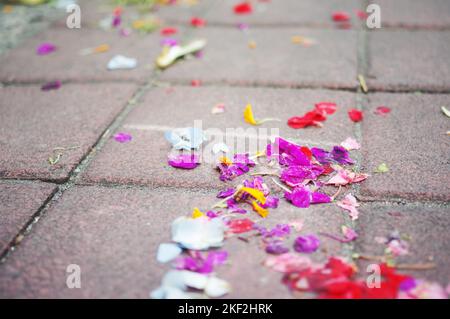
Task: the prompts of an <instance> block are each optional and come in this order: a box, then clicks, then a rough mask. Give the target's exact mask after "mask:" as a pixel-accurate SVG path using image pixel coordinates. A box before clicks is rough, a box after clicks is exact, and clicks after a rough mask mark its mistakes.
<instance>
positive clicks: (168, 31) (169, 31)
mask: <svg viewBox="0 0 450 319" xmlns="http://www.w3.org/2000/svg"><path fill="white" fill-rule="evenodd" d="M177 32H178V29H177V28H172V27H166V28H163V29H161V31H160V33H161V35H163V36H171V35H174V34H176V33H177Z"/></svg>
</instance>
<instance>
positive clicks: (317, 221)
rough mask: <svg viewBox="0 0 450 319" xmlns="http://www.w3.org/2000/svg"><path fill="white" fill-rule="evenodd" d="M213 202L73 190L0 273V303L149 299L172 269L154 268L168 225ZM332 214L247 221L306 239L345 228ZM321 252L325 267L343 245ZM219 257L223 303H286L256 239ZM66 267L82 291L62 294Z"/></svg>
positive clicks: (287, 213) (171, 194)
mask: <svg viewBox="0 0 450 319" xmlns="http://www.w3.org/2000/svg"><path fill="white" fill-rule="evenodd" d="M214 201H215V199H214V194H212V193H193V192H189V191H172V190H171V191H168V190H166V191H165V190H162V189H160V190H154V191H152V190H149V189H136V188H134V189H126V188H119V189H112V188H101V187H100V188H99V187H75V188H72V189H71V190H69V191H67V192H66V193H65V194H64V195H63V197H62V198H61V200H60V201H59V203H57V204H56V205H55V206H54V207H53V208H51V209H50V211H48V212H47V214H46V215H45V216H44V217H43V218H42V219H41V220H40V222H39V223H38V224H36V225H35V226H34V227H33V232H32V233H31V234H30V235H29V236H26V238H25V239H24V240H23V242H22V244H21V245H20V246H19V247H18V249H17V250H16V251H15V252H14V253H13V254H12V255H11V256H10V257H9V259H8V261H7V262H6V263H5V264H3V265H0V278H1V280H0V296H1V297H40V298H46V297H58V298H61V297H77V298H78V297H83V298H86V297H97V298H117V297H123V298H128V297H137V298H146V297H147V296H148V294H149V292H150V291H151V290H153V289H155V288H156V287H158V285H159V284H160V280H161V278H162V275H163V274H164V272H165V271H166V270H168V269H169V267H168V265H167V266H162V265H160V264H158V263H157V262H156V260H155V254H156V251H157V248H158V245H159V243H161V242H167V241H168V240H170V225H171V222H172V220H174V219H175V218H176V217H178V216H181V215H185V214H189V213H190V211H191V209H192V207H199V208H200V209H207V207H209V206H210V205H212V203H214ZM330 208H331V209H330ZM336 210H337V209H335V208H332V207H331V206H327V205H320V206H315V207H314V208H309V209H299V208H296V207H294V206H291V205H289V204H287V203H285V202H283V203H282V204H281V206H280V207H279V208H278V209H276V210H273V211H272V212H271V214H270V215H269V217H268V218H267V219H266V220H264V221H262V220H261V218H260V217H258V216H257V215H256V214H255V213H249V217H251V218H252V219H254V220H255V221H260V222H263V224H264V225H267V226H274V225H276V224H278V223H282V222H289V221H294V220H303V221H304V222H305V227H304V230H303V231H302V233H304V234H307V233H315V232H317V231H318V230H319V229H320V230H321V231H327V232H331V233H336V232H339V228H340V225H341V224H343V223H345V218H344V214H343V213H341V212H337V211H336ZM292 240H293V238H292ZM321 247H322V250H321V251H320V252H317V253H315V254H313V255H312V258H313V259H316V260H322V259H323V258H324V255H323V253H324V251H327V252H328V253H336V254H338V253H341V252H342V253H345V249H344V247H342V246H341V244H339V243H337V242H336V241H333V240H329V239H326V238H323V241H322V245H321ZM224 249H226V250H227V251H228V252H229V260H230V263H229V264H227V265H224V266H221V267H219V268H218V270H217V274H218V276H219V277H221V278H224V279H226V280H228V281H229V282H230V283H231V284H232V285H233V292H232V293H231V294H229V295H228V297H231V298H233V297H235V298H249V297H252V298H257V297H264V298H269V297H270V298H282V297H283V298H284V297H289V294H288V291H287V289H286V288H285V287H284V286H282V284H281V283H280V279H281V275H280V274H278V273H275V272H272V271H270V270H268V269H266V268H264V267H263V266H261V265H260V262H261V261H262V260H263V258H264V254H263V253H262V252H261V251H260V250H259V249H258V248H257V240H256V238H253V239H250V242H249V243H248V244H247V243H244V242H241V241H239V240H238V239H237V238H230V239H228V240H227V242H226V245H225V247H224ZM249 256H251V258H249ZM69 264H78V265H79V266H80V267H81V285H82V286H81V287H82V288H81V289H68V288H67V287H66V276H67V273H66V267H67V265H69ZM243 276H245V280H242V278H243Z"/></svg>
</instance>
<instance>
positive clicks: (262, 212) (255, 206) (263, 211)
mask: <svg viewBox="0 0 450 319" xmlns="http://www.w3.org/2000/svg"><path fill="white" fill-rule="evenodd" d="M252 206H253V210H254V211H255V212H257V213H258V214H259V215H260V216H261V217H262V218H266V217H267V215H269V211H268V210H267V209H265V208H262V207H261V206H259V205H258V203H257V202H256V201H253V202H252Z"/></svg>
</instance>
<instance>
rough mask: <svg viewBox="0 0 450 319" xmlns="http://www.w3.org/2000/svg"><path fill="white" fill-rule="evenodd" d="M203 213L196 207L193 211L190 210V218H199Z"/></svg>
mask: <svg viewBox="0 0 450 319" xmlns="http://www.w3.org/2000/svg"><path fill="white" fill-rule="evenodd" d="M203 216H205V214H203V213H202V212H201V211H200V210H199V209H198V208H197V207H195V208H194V211H193V212H192V218H194V219H195V218H199V217H203Z"/></svg>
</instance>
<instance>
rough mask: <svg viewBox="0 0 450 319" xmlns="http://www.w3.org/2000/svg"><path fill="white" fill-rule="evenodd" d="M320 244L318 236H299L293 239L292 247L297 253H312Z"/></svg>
mask: <svg viewBox="0 0 450 319" xmlns="http://www.w3.org/2000/svg"><path fill="white" fill-rule="evenodd" d="M319 245H320V241H319V238H317V236H315V235H307V236H299V237H297V239H295V242H294V249H295V251H297V252H299V253H313V252H315V251H316V250H317V249H318V248H319Z"/></svg>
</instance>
